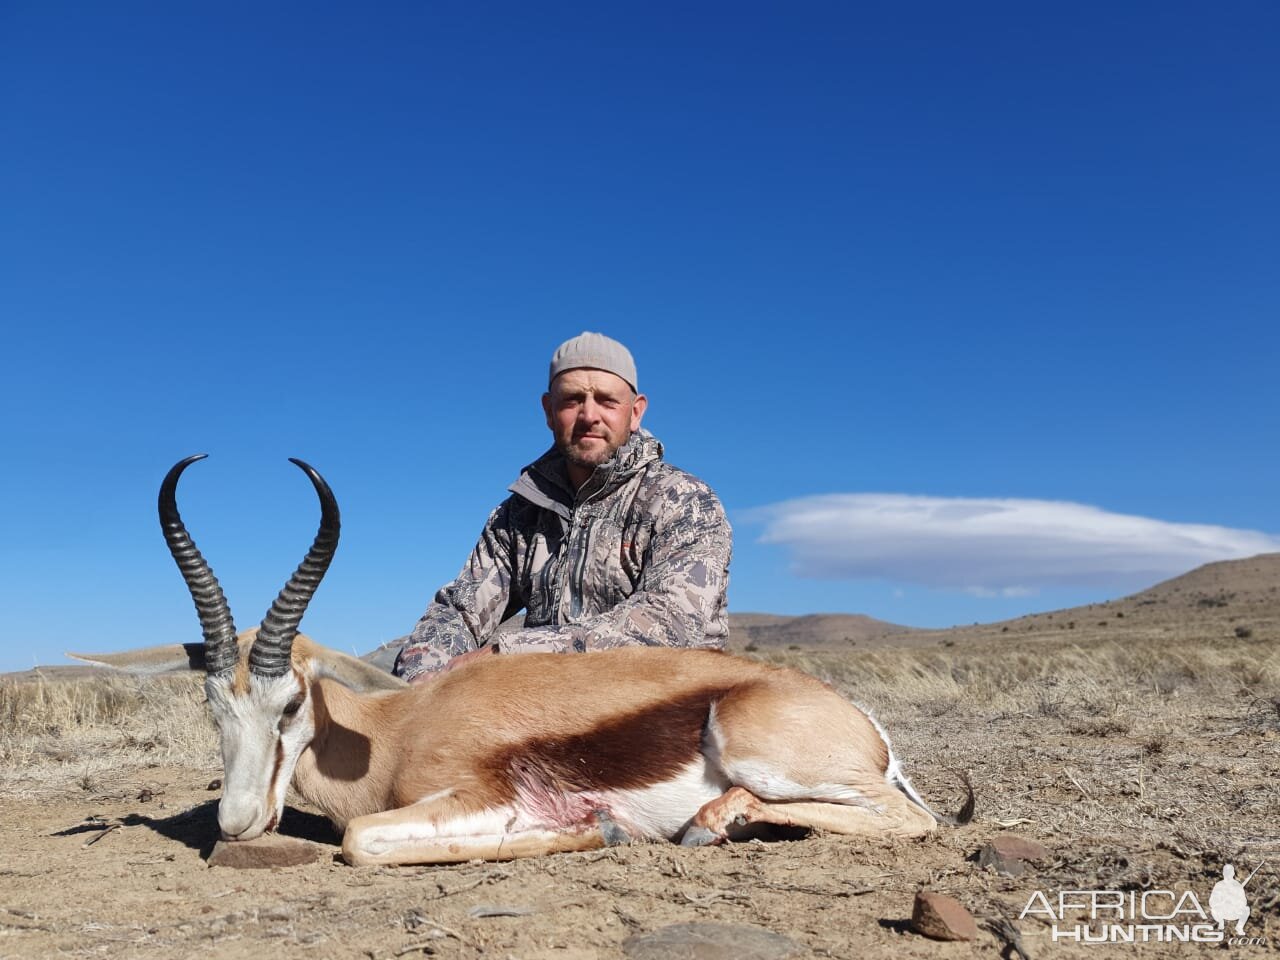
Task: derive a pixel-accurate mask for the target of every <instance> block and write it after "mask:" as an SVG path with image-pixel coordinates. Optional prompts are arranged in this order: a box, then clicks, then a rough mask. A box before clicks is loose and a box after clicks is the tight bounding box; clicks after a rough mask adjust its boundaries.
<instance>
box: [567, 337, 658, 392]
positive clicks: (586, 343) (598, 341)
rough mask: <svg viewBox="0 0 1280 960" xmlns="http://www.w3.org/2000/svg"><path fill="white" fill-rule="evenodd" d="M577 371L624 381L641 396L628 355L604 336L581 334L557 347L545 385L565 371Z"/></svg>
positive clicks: (624, 348)
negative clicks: (584, 369) (603, 372)
mask: <svg viewBox="0 0 1280 960" xmlns="http://www.w3.org/2000/svg"><path fill="white" fill-rule="evenodd" d="M579 367H590V368H591V369H593V370H607V371H608V372H609V373H613V374H617V375H618V376H620V377H621V378H622V379H623V380H625V381H627V384H628V385H629V386H630V387H631V389H632V390H634V391H635V392H636V393H639V392H640V388H639V387H637V386H636V362H635V361H634V360H633V359H631V351H630V350H628V349H627V348H626V347H624V346H623V345H622V344H620V343H619V342H618V341H617V340H612V339H610V338H609V337H606V336H605V335H604V334H603V333H580V334H578V335H577V336H576V337H574V338H573V339H572V340H566V341H565V342H564V343H562V344H560V346H559V347H557V348H556V352H555V353H553V354H552V355H551V376H550V377H548V378H547V383H548V385H550V383H551V381H553V380H555V378H556V377H558V376H559V375H560V374H562V373H564V372H565V371H566V370H577V369H578V368H579Z"/></svg>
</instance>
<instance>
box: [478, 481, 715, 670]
mask: <svg viewBox="0 0 1280 960" xmlns="http://www.w3.org/2000/svg"><path fill="white" fill-rule="evenodd" d="M651 509H653V510H654V512H655V514H656V516H655V519H654V524H653V528H652V534H651V536H650V539H649V546H648V549H647V550H646V556H645V559H644V563H643V567H642V573H641V575H640V580H639V582H638V584H637V586H636V590H635V592H634V593H632V594H631V596H629V597H627V598H626V599H625V600H623V601H622V602H621V603H618V604H616V605H615V606H613V607H611V608H610V609H608V610H606V611H605V612H603V613H601V614H599V615H598V616H595V617H590V618H588V619H584V620H580V621H578V622H577V623H573V624H568V625H563V626H548V627H534V628H531V629H528V630H521V631H519V632H518V633H511V634H505V635H503V636H502V637H501V638H500V639H499V640H498V643H499V648H500V650H501V651H502V652H503V653H520V652H536V651H555V652H564V653H568V652H575V651H584V650H603V649H607V648H610V647H624V646H637V645H645V646H663V647H723V646H724V642H725V638H726V636H727V634H728V627H727V621H726V617H725V606H726V601H725V591H726V589H727V587H728V583H729V560H730V557H731V554H732V550H733V533H732V531H731V529H730V527H729V520H728V518H727V517H726V516H725V513H724V508H723V507H722V506H721V505H720V500H719V499H718V498H717V497H716V495H715V493H713V492H712V490H711V488H710V487H708V486H707V485H706V484H705V483H703V482H702V481H701V480H698V479H696V478H694V477H691V476H689V475H688V474H678V475H675V476H673V477H672V478H669V479H668V481H667V482H665V483H664V484H663V485H662V486H661V487H660V488H659V489H658V490H657V491H656V493H655V495H654V499H653V506H652V508H651Z"/></svg>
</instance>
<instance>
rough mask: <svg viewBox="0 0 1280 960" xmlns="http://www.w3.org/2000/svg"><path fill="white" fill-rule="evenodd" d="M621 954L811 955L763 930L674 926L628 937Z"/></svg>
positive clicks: (734, 958) (712, 959) (753, 959)
mask: <svg viewBox="0 0 1280 960" xmlns="http://www.w3.org/2000/svg"><path fill="white" fill-rule="evenodd" d="M622 952H623V953H624V954H626V955H627V956H628V957H630V958H631V960H786V958H788V957H797V956H800V955H801V954H803V953H807V952H808V951H807V950H806V949H805V948H804V947H802V946H801V945H800V944H798V943H796V942H795V941H794V940H790V939H788V938H787V937H784V936H782V935H781V934H778V933H773V932H771V931H769V930H765V929H763V928H762V927H749V926H746V925H745V924H734V923H675V924H672V925H671V926H669V927H661V928H660V929H658V930H654V931H653V932H652V933H644V934H636V935H635V936H632V937H628V938H627V939H626V940H625V941H624V942H623V944H622Z"/></svg>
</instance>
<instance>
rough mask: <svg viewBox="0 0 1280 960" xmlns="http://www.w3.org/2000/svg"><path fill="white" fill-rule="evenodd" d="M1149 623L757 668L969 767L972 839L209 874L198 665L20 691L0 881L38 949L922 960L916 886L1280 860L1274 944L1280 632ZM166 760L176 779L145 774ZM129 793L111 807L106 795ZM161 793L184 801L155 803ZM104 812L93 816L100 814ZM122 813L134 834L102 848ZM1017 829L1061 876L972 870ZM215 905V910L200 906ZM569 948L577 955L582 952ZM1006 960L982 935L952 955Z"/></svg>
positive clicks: (1260, 888) (1260, 931)
mask: <svg viewBox="0 0 1280 960" xmlns="http://www.w3.org/2000/svg"><path fill="white" fill-rule="evenodd" d="M1214 609H1216V608H1214ZM1134 619H1136V618H1134V617H1125V618H1123V622H1124V623H1125V627H1124V629H1123V632H1122V631H1121V630H1119V629H1116V628H1114V627H1111V628H1108V629H1107V630H1106V631H1104V630H1102V629H1101V628H1099V629H1098V630H1096V631H1092V632H1091V631H1088V630H1085V629H1077V630H1075V631H1074V632H1071V635H1070V637H1069V638H1068V637H1067V636H1066V634H1067V633H1068V631H1062V632H1061V633H1060V634H1055V635H1054V636H1052V637H1044V638H1035V639H1033V638H1031V637H1012V636H1006V637H1004V638H1003V639H1001V638H984V639H981V640H979V641H976V642H957V643H953V644H951V645H947V643H946V641H945V640H940V641H938V642H937V643H936V644H935V645H932V646H917V647H911V648H906V649H896V650H895V649H874V650H843V651H837V650H829V651H822V650H816V651H815V650H799V651H788V650H773V651H770V652H768V653H766V654H763V655H762V656H764V658H765V659H768V660H771V661H775V662H785V663H789V664H792V665H795V666H798V667H800V668H802V669H805V670H807V671H809V672H811V673H814V674H816V675H818V676H821V677H824V678H826V679H828V680H830V681H831V682H832V683H834V684H835V685H836V686H837V687H838V688H839V689H841V690H842V691H843V692H845V693H846V694H847V695H849V696H850V697H852V698H854V699H856V700H857V701H859V702H861V703H864V704H866V705H868V706H870V707H872V708H874V710H875V712H876V714H877V715H878V716H879V717H880V719H881V720H883V721H884V724H885V726H886V727H887V728H888V730H889V731H890V733H891V734H892V736H893V739H894V745H895V750H896V752H897V753H898V754H899V756H900V757H901V758H902V760H903V762H904V764H905V767H906V769H907V771H908V772H909V773H910V774H911V776H912V778H913V779H914V781H915V783H916V785H917V786H918V787H919V788H920V789H921V791H922V792H923V793H924V795H925V796H927V797H928V798H929V799H930V800H931V801H932V802H933V803H934V804H935V805H936V806H938V807H942V808H954V806H955V803H956V798H957V796H958V793H959V789H958V786H957V784H956V780H955V778H954V776H953V774H952V771H954V770H957V769H958V770H964V771H966V772H968V773H969V775H970V776H971V778H972V780H973V784H974V787H975V790H976V792H977V796H978V816H977V819H976V820H975V822H974V823H973V824H972V825H970V826H969V827H966V828H963V829H959V830H945V831H941V832H939V834H937V835H935V836H934V837H933V838H931V839H930V840H928V841H925V842H918V843H917V842H901V843H888V844H881V843H877V842H874V841H868V842H850V841H848V840H847V839H845V838H840V839H838V840H831V839H830V838H822V837H819V838H814V839H813V840H810V841H806V842H805V844H803V845H799V844H797V845H785V844H784V845H777V846H774V845H768V846H766V847H757V846H753V845H751V844H740V845H734V846H732V847H727V848H721V849H715V850H712V849H702V850H686V849H684V848H680V847H670V848H668V847H666V846H664V845H646V844H640V845H637V846H634V847H631V848H625V849H618V850H610V851H604V852H597V853H593V854H588V855H566V856H565V857H562V858H545V859H542V860H536V861H518V862H516V863H513V864H508V865H503V866H502V867H500V868H495V867H494V865H492V864H486V865H482V866H472V865H461V866H457V867H448V868H422V869H413V868H407V869H399V870H384V869H369V870H359V869H351V868H345V867H339V866H337V865H335V864H332V863H324V862H322V863H318V864H316V865H313V866H311V867H301V868H296V870H295V871H290V872H288V873H287V875H285V874H283V873H282V874H281V875H278V876H277V875H275V874H274V872H271V871H262V872H261V874H262V876H258V874H259V872H258V871H245V872H244V873H245V874H248V875H251V876H237V877H235V878H234V879H230V878H228V877H226V876H224V875H222V874H216V875H215V874H213V873H210V872H209V871H207V870H206V868H205V867H204V865H203V862H202V861H201V860H200V858H199V855H198V853H197V852H196V850H194V849H190V848H191V847H197V848H198V847H199V846H200V845H201V844H202V843H204V838H205V837H212V835H213V833H214V831H215V830H216V826H215V824H214V823H213V821H212V816H213V814H212V812H211V810H210V808H211V804H210V800H211V799H212V798H211V796H210V794H209V793H208V792H206V791H205V789H204V786H205V784H207V783H208V779H209V777H210V776H216V770H217V750H216V744H215V738H214V734H213V730H212V726H211V724H210V722H209V720H208V718H207V711H206V708H205V706H204V703H203V700H204V696H203V691H202V689H201V687H200V684H199V678H198V677H194V676H180V677H166V678H160V679H152V680H135V679H132V678H128V677H122V676H119V675H114V674H108V673H105V672H104V673H101V674H96V675H91V676H83V675H82V676H61V677H51V678H47V679H43V680H41V679H36V680H26V679H24V680H21V681H15V680H12V679H8V678H4V679H0V790H3V791H7V792H5V793H3V796H4V797H5V803H7V808H6V809H7V811H8V812H7V814H6V815H5V816H0V830H7V833H4V834H3V836H0V839H4V840H6V841H7V842H8V843H9V844H10V847H9V848H8V849H10V850H11V851H15V852H16V853H18V854H21V856H20V857H18V858H17V859H14V858H13V856H11V858H10V859H11V865H10V866H8V867H6V868H5V870H0V875H6V872H5V871H6V870H8V871H9V872H10V873H11V874H12V875H13V876H14V877H21V878H22V882H21V884H14V885H13V888H12V890H13V892H12V893H11V895H10V898H9V899H10V901H11V902H8V904H7V906H8V913H7V914H5V915H4V916H3V917H0V921H2V922H3V923H7V924H8V928H7V929H6V930H5V931H0V932H8V933H10V934H11V935H12V936H13V937H14V940H13V941H12V943H13V944H14V945H15V946H14V949H15V950H17V944H19V943H21V945H22V948H23V951H24V952H23V953H22V955H24V956H85V957H89V956H94V957H98V956H128V957H135V958H136V957H152V956H154V957H160V956H165V957H167V956H174V955H190V954H193V953H195V952H197V951H199V950H208V949H209V948H210V945H215V946H214V949H216V950H217V951H219V955H225V956H228V957H242V956H243V957H246V958H248V957H251V956H261V955H263V953H272V954H273V955H276V954H278V955H280V956H290V957H292V956H298V957H304V956H314V955H315V950H316V948H317V945H323V948H322V952H325V955H330V954H332V955H335V956H336V955H343V956H348V955H349V956H360V955H370V956H376V957H390V956H397V955H404V954H405V953H406V951H410V950H412V951H413V952H419V953H420V952H421V950H420V947H421V944H422V943H425V942H426V941H427V939H429V938H428V937H427V936H424V935H423V932H422V930H421V929H419V926H420V922H419V920H417V919H414V918H417V917H420V916H428V915H429V917H430V922H431V923H437V924H443V925H444V926H445V927H448V928H449V929H452V930H457V931H461V935H462V936H464V937H465V938H466V943H463V942H462V941H455V940H451V939H448V938H432V939H431V946H432V948H433V949H438V950H439V951H440V952H441V953H442V954H443V953H444V952H445V951H446V950H447V951H449V952H450V954H451V955H456V956H467V957H472V956H474V957H482V956H506V955H508V954H510V955H514V956H529V957H543V958H550V957H552V956H555V957H562V956H563V957H583V958H585V957H588V956H601V957H614V956H621V951H620V949H619V947H618V944H619V943H620V941H621V940H622V939H623V937H624V936H625V935H626V934H627V933H628V932H631V931H632V930H636V929H640V930H650V929H655V928H657V927H659V926H661V925H663V924H665V923H673V922H684V921H687V920H690V919H713V920H718V921H734V922H746V923H751V924H755V925H760V926H764V927H766V928H768V929H772V930H775V931H781V932H785V933H787V935H789V936H792V937H795V938H797V939H799V940H801V941H802V942H804V943H805V944H807V945H808V946H809V947H810V948H811V949H813V950H814V951H815V955H819V956H823V955H825V956H851V955H855V954H857V955H862V956H867V957H873V958H887V957H890V956H892V957H917V958H924V957H929V956H934V955H937V954H936V950H937V947H936V945H934V944H932V943H930V942H926V941H922V940H920V939H919V938H914V939H913V938H910V937H907V936H903V935H901V934H900V933H898V932H894V931H895V930H896V927H894V924H897V923H899V922H900V921H901V919H902V918H904V917H906V916H909V914H910V903H911V896H912V892H913V891H914V889H916V888H917V887H919V886H929V887H931V888H933V889H936V890H938V891H939V892H944V893H948V894H951V895H953V896H958V897H960V898H961V899H962V901H963V902H964V903H965V904H966V906H968V907H969V908H970V909H971V910H972V911H973V912H974V913H975V915H977V916H979V917H980V918H992V917H1005V918H1006V919H1008V918H1014V919H1015V920H1016V917H1017V912H1018V910H1019V909H1020V908H1021V905H1022V904H1024V903H1025V902H1026V900H1027V896H1028V893H1029V891H1030V890H1033V889H1034V890H1048V891H1055V890H1088V889H1105V890H1127V889H1144V888H1147V887H1150V886H1151V885H1152V884H1153V883H1158V884H1160V885H1162V886H1163V887H1166V888H1169V889H1175V888H1176V889H1183V888H1187V889H1194V890H1197V891H1201V892H1205V891H1207V890H1208V889H1210V888H1211V886H1212V883H1213V882H1214V881H1215V880H1216V879H1219V878H1220V877H1221V870H1222V865H1223V864H1224V863H1228V862H1231V863H1234V864H1235V865H1236V866H1237V867H1238V868H1240V869H1243V870H1246V871H1248V870H1252V869H1253V868H1254V867H1256V866H1258V865H1259V864H1261V863H1262V861H1264V860H1266V861H1267V862H1266V864H1265V865H1263V866H1262V869H1261V870H1260V871H1259V872H1258V874H1257V876H1256V877H1255V878H1254V879H1253V880H1252V882H1251V883H1250V886H1249V897H1250V903H1251V904H1252V906H1253V908H1254V910H1255V914H1254V919H1253V920H1252V921H1251V926H1250V933H1251V934H1252V935H1255V936H1260V937H1263V938H1267V939H1270V941H1271V942H1272V943H1277V942H1280V936H1278V935H1277V932H1278V931H1280V835H1278V834H1277V832H1276V824H1277V823H1280V792H1278V791H1276V790H1275V788H1274V782H1275V779H1276V776H1277V774H1278V773H1280V650H1278V649H1277V644H1276V643H1275V636H1276V634H1275V631H1274V629H1272V628H1271V627H1269V626H1268V627H1261V628H1259V629H1256V630H1255V631H1254V633H1253V636H1251V637H1248V638H1232V637H1230V636H1229V633H1228V637H1227V639H1226V640H1224V639H1223V636H1222V631H1221V630H1218V629H1217V628H1216V627H1214V628H1213V630H1216V632H1209V631H1208V630H1207V629H1205V628H1203V627H1202V628H1199V629H1198V628H1196V627H1195V626H1194V625H1185V626H1184V628H1182V629H1180V630H1179V631H1178V632H1177V633H1176V634H1173V635H1171V634H1169V633H1167V632H1163V631H1146V632H1144V631H1143V630H1141V629H1138V628H1136V627H1135V625H1134V624H1133V623H1132V621H1133V620H1134ZM147 767H150V768H163V770H160V769H152V770H150V771H146V772H141V773H140V771H139V768H147ZM169 768H173V769H172V771H170V770H169ZM165 777H167V779H163V778H165ZM112 778H115V781H116V782H115V784H114V786H115V787H116V789H115V792H114V794H111V793H110V792H108V791H106V790H101V789H100V788H101V787H103V786H105V785H106V784H105V783H104V781H107V780H110V779H112ZM144 785H145V786H149V787H152V788H153V789H156V790H159V789H160V788H164V789H165V790H167V792H166V793H164V794H163V795H162V796H161V797H160V798H158V799H157V800H156V801H154V802H152V803H149V804H146V805H143V804H141V803H140V798H139V797H138V794H139V787H140V786H144ZM122 786H124V787H127V789H121V787H122ZM95 793H101V794H102V795H99V796H94V794H95ZM32 800H36V801H38V802H32ZM166 804H167V805H166ZM4 806H5V804H0V807H4ZM0 813H4V810H0ZM90 814H92V815H94V816H95V817H97V818H98V819H96V820H95V821H94V822H92V823H90V822H88V821H84V822H82V820H83V818H85V817H86V816H88V815H90ZM105 818H114V822H115V823H121V824H123V827H122V828H121V829H118V830H115V831H114V832H112V833H110V834H109V835H106V838H105V839H104V840H103V842H102V843H100V844H96V845H94V846H92V847H86V846H82V844H83V843H84V840H83V839H82V838H83V837H86V836H96V835H97V834H98V833H99V832H101V831H102V826H101V824H102V823H104V822H106V819H105ZM286 820H287V818H286ZM1007 830H1013V831H1015V832H1017V833H1020V834H1023V835H1026V836H1029V837H1033V838H1035V839H1038V840H1040V841H1042V842H1043V843H1045V845H1046V846H1048V847H1049V848H1050V849H1051V850H1052V851H1053V856H1052V858H1051V861H1050V862H1045V863H1043V864H1041V865H1039V866H1038V867H1037V870H1036V873H1035V875H1034V876H1029V877H1024V878H1021V879H1009V878H1005V877H1001V876H999V875H997V874H995V873H992V872H990V871H988V870H984V869H981V868H979V867H977V866H976V865H975V864H974V863H973V861H972V859H971V854H972V852H973V851H974V849H975V848H976V847H977V846H978V845H979V844H980V843H982V842H984V841H985V840H987V839H989V838H990V837H992V836H993V835H994V834H996V833H1000V832H1005V831H1007ZM183 838H186V839H183ZM184 844H185V845H184ZM58 858H61V859H58ZM268 874H270V875H268ZM211 877H214V878H215V879H216V883H214V884H213V885H212V886H211V885H210V884H211V881H210V878H211ZM851 889H852V890H856V891H857V892H858V894H857V896H856V897H854V896H851V895H850V894H849V891H850V890H851ZM453 890H458V891H463V892H460V893H458V895H457V896H456V897H454V896H452V895H450V894H449V891H453ZM566 890H568V891H570V893H566ZM824 891H827V892H825V893H824ZM864 894H865V895H864ZM569 896H572V897H574V898H576V899H574V900H572V901H569V900H566V898H567V897H569ZM193 898H197V899H199V898H204V900H205V903H204V904H203V906H202V907H201V908H200V909H201V910H202V912H200V913H194V914H193V913H192V910H191V904H192V899H193ZM467 898H473V899H467ZM508 901H509V902H512V903H540V904H552V903H570V902H571V903H572V904H574V905H571V906H564V907H557V908H555V909H550V908H548V909H547V910H546V911H545V913H543V914H535V915H533V916H530V917H522V918H520V919H519V921H518V924H517V922H516V921H513V922H512V924H511V925H510V926H509V927H508V926H506V925H504V923H505V922H504V921H501V920H494V919H476V918H475V917H474V916H471V915H469V914H468V913H467V909H468V908H471V907H472V906H474V905H476V904H492V903H495V902H508ZM424 904H425V906H424ZM0 906H5V905H3V904H0ZM828 911H829V912H828ZM6 917H7V919H5V918H6ZM139 918H145V921H140V920H139ZM291 918H292V919H291ZM618 918H621V919H618ZM1016 925H1017V926H1018V927H1019V928H1020V929H1021V931H1022V936H1023V937H1024V939H1025V941H1026V942H1027V943H1028V945H1029V946H1030V947H1031V949H1032V955H1034V956H1037V957H1039V956H1042V955H1043V956H1048V955H1050V953H1051V952H1052V954H1053V955H1055V956H1056V955H1062V956H1073V957H1074V956H1086V955H1091V954H1090V950H1091V949H1092V948H1080V949H1079V950H1072V949H1071V948H1069V947H1065V946H1062V945H1053V946H1051V945H1049V944H1048V943H1047V934H1046V932H1045V930H1044V929H1043V927H1042V925H1037V924H1035V923H1033V922H1031V921H1026V922H1019V923H1017V924H1016ZM984 937H986V935H985V934H984ZM446 940H447V941H448V942H445V941H446ZM467 944H471V946H468V945H467ZM573 945H581V946H583V951H581V952H579V953H572V952H567V951H568V948H569V947H570V946H573ZM499 947H500V948H501V949H499ZM481 948H484V952H483V954H482V953H481ZM544 948H545V949H544ZM996 949H997V945H996V944H995V942H994V941H992V940H991V939H990V938H989V937H987V938H986V939H985V940H984V941H983V942H982V943H981V944H980V945H977V946H975V947H974V948H973V952H969V953H962V952H958V948H957V952H956V953H955V955H956V956H978V955H983V956H991V955H995V951H996ZM1147 952H1148V953H1150V955H1152V956H1154V955H1156V953H1157V952H1158V948H1156V947H1152V949H1151V950H1150V951H1147ZM1191 952H1194V951H1191ZM14 955H15V956H16V955H18V954H17V953H16V952H15V954H14ZM1126 955H1127V954H1126Z"/></svg>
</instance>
